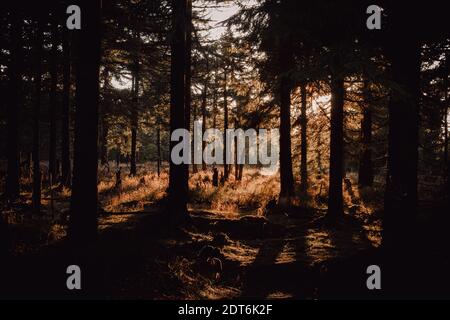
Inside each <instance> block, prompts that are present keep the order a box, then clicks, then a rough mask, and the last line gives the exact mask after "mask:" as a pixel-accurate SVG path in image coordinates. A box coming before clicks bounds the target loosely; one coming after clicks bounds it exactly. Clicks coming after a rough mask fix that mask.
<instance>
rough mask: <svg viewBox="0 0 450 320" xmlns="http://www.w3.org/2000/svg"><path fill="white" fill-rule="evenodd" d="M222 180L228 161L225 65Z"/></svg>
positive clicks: (227, 173) (226, 176) (225, 72)
mask: <svg viewBox="0 0 450 320" xmlns="http://www.w3.org/2000/svg"><path fill="white" fill-rule="evenodd" d="M223 75H224V79H223V182H225V181H227V180H228V176H229V172H228V168H229V167H228V163H227V153H228V146H227V144H228V142H227V129H228V91H227V90H228V89H227V70H226V67H224V69H223Z"/></svg>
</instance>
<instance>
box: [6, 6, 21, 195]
mask: <svg viewBox="0 0 450 320" xmlns="http://www.w3.org/2000/svg"><path fill="white" fill-rule="evenodd" d="M19 10H20V9H19V5H18V4H16V5H13V10H12V12H11V49H10V50H11V51H10V56H11V58H10V64H9V68H8V77H9V88H8V98H9V99H8V100H9V101H8V103H7V109H6V112H7V119H8V124H7V145H6V154H7V160H8V169H7V175H6V196H7V198H8V199H9V200H10V201H14V200H16V199H17V198H18V197H19V193H20V185H19V176H20V169H19V145H18V138H19V137H18V133H19V129H18V127H19V114H20V110H21V103H22V102H21V91H22V81H21V78H22V65H23V53H22V29H23V22H22V17H21V14H20V12H19Z"/></svg>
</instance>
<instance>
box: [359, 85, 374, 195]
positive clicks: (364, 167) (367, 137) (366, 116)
mask: <svg viewBox="0 0 450 320" xmlns="http://www.w3.org/2000/svg"><path fill="white" fill-rule="evenodd" d="M363 100H364V102H363V118H362V120H361V144H362V150H361V154H360V159H359V174H358V184H359V186H361V187H370V186H372V183H373V178H374V176H373V165H372V107H371V100H372V99H371V93H370V83H369V81H368V80H364V87H363Z"/></svg>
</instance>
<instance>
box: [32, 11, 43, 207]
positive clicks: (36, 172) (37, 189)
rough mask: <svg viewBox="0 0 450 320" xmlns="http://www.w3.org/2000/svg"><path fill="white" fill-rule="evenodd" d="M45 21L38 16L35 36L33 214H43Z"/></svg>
mask: <svg viewBox="0 0 450 320" xmlns="http://www.w3.org/2000/svg"><path fill="white" fill-rule="evenodd" d="M43 42H44V40H43V21H42V15H38V21H37V30H36V35H35V51H36V56H35V57H36V61H35V67H36V71H35V72H36V73H35V90H36V95H35V102H34V109H33V151H32V153H33V196H32V207H33V214H40V212H41V167H40V159H41V158H40V148H39V146H40V115H41V84H42V52H43Z"/></svg>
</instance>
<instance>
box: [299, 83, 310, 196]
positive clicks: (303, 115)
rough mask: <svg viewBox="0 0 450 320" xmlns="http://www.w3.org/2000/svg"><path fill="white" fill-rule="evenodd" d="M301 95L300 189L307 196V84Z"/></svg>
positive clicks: (302, 85) (301, 86) (303, 87)
mask: <svg viewBox="0 0 450 320" xmlns="http://www.w3.org/2000/svg"><path fill="white" fill-rule="evenodd" d="M300 95H301V99H302V102H301V110H300V111H301V115H300V129H301V133H300V135H301V159H300V179H301V180H300V181H301V182H300V188H301V192H302V193H303V194H305V193H306V192H307V191H308V138H307V136H308V135H307V134H308V117H307V114H306V110H307V104H308V103H307V94H306V84H305V83H302V84H301V85H300Z"/></svg>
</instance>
